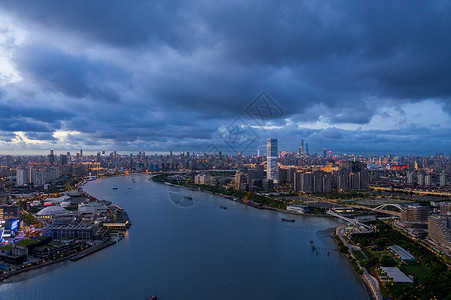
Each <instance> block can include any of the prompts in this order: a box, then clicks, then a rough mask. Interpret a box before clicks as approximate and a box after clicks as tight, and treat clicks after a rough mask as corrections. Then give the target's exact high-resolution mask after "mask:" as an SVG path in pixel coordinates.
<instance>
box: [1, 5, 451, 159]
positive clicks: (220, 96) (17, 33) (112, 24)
mask: <svg viewBox="0 0 451 300" xmlns="http://www.w3.org/2000/svg"><path fill="white" fill-rule="evenodd" d="M122 5H123V6H122ZM69 7H70V9H68V8H69ZM43 11H45V12H46V14H45V18H43V17H42V12H43ZM450 13H451V6H450V5H449V4H448V3H443V2H439V1H432V2H428V3H427V4H421V3H414V4H412V3H410V2H406V3H402V2H399V3H397V4H394V3H392V2H377V3H336V2H332V1H326V2H322V3H321V4H319V3H316V4H314V5H313V4H312V3H311V2H309V1H302V2H286V3H283V4H280V3H276V2H272V1H264V2H262V3H259V5H258V6H256V5H255V3H254V2H252V1H247V2H243V3H242V4H238V3H235V4H229V5H228V6H227V7H224V6H223V5H214V6H213V5H209V4H206V3H202V4H201V3H191V4H188V3H184V2H175V3H170V4H169V3H165V4H158V5H157V4H149V3H147V2H146V1H143V2H137V3H136V4H135V5H134V6H133V7H130V6H129V5H127V4H117V5H113V6H112V5H104V4H103V3H100V2H99V3H90V2H89V3H87V2H77V3H76V4H74V3H71V4H70V5H69V4H68V2H64V1H63V2H58V4H55V3H51V2H48V3H44V4H39V5H38V4H35V3H33V2H21V3H17V2H16V1H3V2H2V4H0V17H1V18H2V20H4V22H3V24H2V37H1V39H0V74H1V76H0V99H1V103H0V110H1V111H2V122H0V141H1V142H0V153H3V154H14V153H18V154H21V153H24V152H25V153H30V154H32V153H42V154H45V153H46V152H47V151H48V149H50V148H53V149H55V151H71V150H72V151H73V149H80V148H83V149H86V151H93V152H97V151H99V150H101V149H112V150H117V151H123V152H130V151H138V150H139V149H141V150H146V151H157V152H158V151H160V152H169V151H170V150H174V151H181V150H187V149H194V150H196V151H199V152H202V151H204V150H205V149H208V147H209V145H211V144H212V143H213V144H214V145H215V148H218V149H220V150H222V151H223V152H224V153H226V152H227V153H236V152H240V151H242V150H246V151H250V152H252V153H254V152H256V151H257V149H260V150H262V149H264V148H265V142H264V140H265V138H267V137H274V138H277V139H278V141H279V145H280V148H281V149H286V150H287V151H292V152H297V151H298V149H299V145H300V141H301V140H305V141H306V142H308V143H309V147H310V152H311V153H314V152H317V153H322V149H323V148H326V149H327V150H331V151H332V154H333V153H354V154H369V153H373V154H382V153H386V154H389V153H391V154H395V155H408V154H412V155H418V154H425V155H431V154H434V153H445V154H446V155H448V153H447V152H449V149H451V139H450V138H449V132H450V130H451V116H450V112H451V110H450V109H451V103H450V99H451V90H450V88H449V82H450V79H451V78H450V77H451V59H450V57H449V53H450V52H451V43H450V42H449V41H450V40H451V37H450V32H449V30H448V28H450V27H451V20H450V19H449V17H448V16H449V15H450ZM88 14H94V15H96V17H95V18H89V20H88V19H87V17H86V16H87V15H88ZM382 21H383V22H382ZM262 92H266V93H267V95H268V97H269V99H270V100H272V101H273V102H274V103H275V104H276V105H277V107H278V108H279V111H278V112H277V113H276V114H274V115H271V117H270V118H267V119H266V120H265V121H264V122H258V121H256V120H255V119H253V118H252V117H251V116H250V114H249V110H248V108H249V105H252V103H254V102H255V100H256V99H257V98H258V97H259V95H261V93H262ZM236 120H239V122H241V124H235V123H234V122H235V121H236ZM231 124H233V125H234V126H238V127H239V128H244V127H247V128H251V129H252V131H253V133H254V135H255V136H256V137H258V139H256V141H255V142H252V143H249V145H246V147H244V148H243V149H235V147H232V148H233V149H232V150H228V149H229V148H230V143H229V144H228V143H227V141H225V139H224V136H223V133H224V131H227V130H228V129H230V125H231ZM240 126H241V127H240ZM250 142H251V141H250Z"/></svg>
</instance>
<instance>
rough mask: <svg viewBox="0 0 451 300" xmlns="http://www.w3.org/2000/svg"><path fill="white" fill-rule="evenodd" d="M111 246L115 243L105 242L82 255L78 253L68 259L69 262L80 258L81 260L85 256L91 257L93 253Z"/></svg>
mask: <svg viewBox="0 0 451 300" xmlns="http://www.w3.org/2000/svg"><path fill="white" fill-rule="evenodd" d="M113 244H116V242H115V241H106V242H104V243H101V244H99V245H95V246H92V247H91V248H88V249H86V250H85V251H83V252H82V253H79V254H77V255H75V256H72V257H71V258H69V260H70V261H77V260H79V259H81V258H83V257H85V256H88V255H91V254H93V253H94V252H97V251H99V250H102V249H103V248H106V247H109V246H111V245H113Z"/></svg>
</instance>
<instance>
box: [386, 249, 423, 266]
mask: <svg viewBox="0 0 451 300" xmlns="http://www.w3.org/2000/svg"><path fill="white" fill-rule="evenodd" d="M388 249H390V250H391V252H392V253H393V254H394V255H395V256H396V257H398V258H399V259H401V261H402V262H403V263H409V262H413V261H416V260H417V258H416V257H415V256H413V255H412V254H410V252H409V251H407V250H406V249H404V248H403V247H401V246H398V245H393V246H389V247H388Z"/></svg>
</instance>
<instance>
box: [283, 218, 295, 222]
mask: <svg viewBox="0 0 451 300" xmlns="http://www.w3.org/2000/svg"><path fill="white" fill-rule="evenodd" d="M294 221H295V220H294V219H285V218H282V222H294Z"/></svg>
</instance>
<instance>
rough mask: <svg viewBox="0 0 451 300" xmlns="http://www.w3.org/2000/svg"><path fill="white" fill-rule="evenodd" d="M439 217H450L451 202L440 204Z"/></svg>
mask: <svg viewBox="0 0 451 300" xmlns="http://www.w3.org/2000/svg"><path fill="white" fill-rule="evenodd" d="M440 215H442V216H450V217H451V201H446V202H441V203H440Z"/></svg>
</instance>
